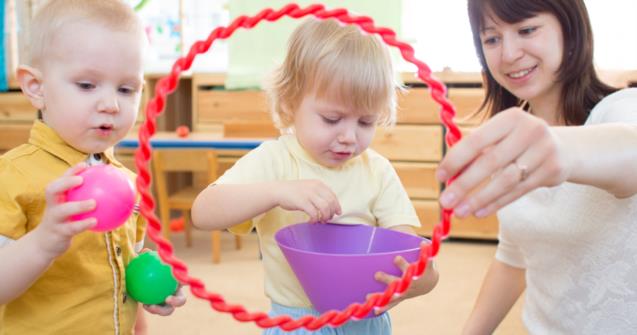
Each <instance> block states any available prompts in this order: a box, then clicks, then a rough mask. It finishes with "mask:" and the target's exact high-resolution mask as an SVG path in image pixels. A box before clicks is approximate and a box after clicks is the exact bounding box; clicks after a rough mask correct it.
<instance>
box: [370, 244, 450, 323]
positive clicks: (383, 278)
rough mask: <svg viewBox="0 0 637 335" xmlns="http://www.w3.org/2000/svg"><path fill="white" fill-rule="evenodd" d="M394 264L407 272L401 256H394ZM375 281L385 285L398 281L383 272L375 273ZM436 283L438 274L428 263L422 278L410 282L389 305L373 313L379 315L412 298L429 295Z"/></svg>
mask: <svg viewBox="0 0 637 335" xmlns="http://www.w3.org/2000/svg"><path fill="white" fill-rule="evenodd" d="M394 264H396V266H398V267H399V268H400V269H401V270H402V271H403V273H404V272H405V271H406V270H407V267H408V266H409V263H408V262H407V261H406V260H405V259H404V258H403V257H401V256H396V259H394ZM375 278H376V280H378V281H380V282H383V283H385V284H387V285H389V284H391V282H393V281H394V280H397V279H400V278H398V277H395V276H392V275H389V274H386V273H384V272H377V273H376V275H375ZM437 283H438V272H437V271H436V269H434V266H433V262H432V261H429V262H428V264H427V269H426V270H425V272H424V273H423V274H422V276H420V277H418V279H415V280H412V281H411V285H409V288H408V289H407V290H406V291H405V292H403V293H402V294H400V295H398V296H394V297H392V299H391V300H390V302H389V304H387V305H386V306H385V307H383V308H376V309H375V310H374V313H375V314H376V315H379V314H381V313H383V312H385V311H387V310H389V309H390V308H392V307H394V306H396V305H398V304H399V303H400V302H401V301H403V300H405V299H409V298H413V297H417V296H419V295H423V294H427V293H429V292H430V291H431V290H432V289H433V288H434V287H435V286H436V284H437Z"/></svg>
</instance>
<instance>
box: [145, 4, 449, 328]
mask: <svg viewBox="0 0 637 335" xmlns="http://www.w3.org/2000/svg"><path fill="white" fill-rule="evenodd" d="M308 15H313V16H314V17H316V18H319V19H327V18H334V19H336V20H338V21H340V22H342V23H344V24H350V25H356V26H358V27H360V28H361V29H362V30H364V31H366V32H367V33H370V34H376V35H378V36H379V37H380V38H381V39H382V40H383V41H384V42H385V43H386V44H387V45H390V46H393V47H396V48H398V49H399V50H400V53H401V55H402V57H403V58H404V59H405V60H406V61H408V62H410V63H412V64H414V65H416V67H417V68H418V72H417V77H418V78H420V80H422V81H423V82H424V83H425V84H427V86H428V88H429V93H430V95H431V97H432V98H433V100H435V101H436V102H437V103H438V104H439V105H440V106H441V110H440V119H441V121H442V123H443V124H444V126H445V128H446V130H447V133H446V136H445V141H446V143H447V144H448V145H449V146H452V145H454V144H455V143H456V142H458V141H459V140H460V138H461V137H462V134H461V133H460V130H459V129H458V127H457V126H456V125H455V124H454V122H453V118H454V116H455V114H456V112H455V109H454V107H453V106H452V105H451V103H450V102H449V100H447V98H446V93H447V90H446V87H445V85H444V84H443V83H442V82H440V81H439V80H438V79H436V78H434V77H433V76H432V73H431V69H430V68H429V66H427V64H425V63H423V62H421V61H419V60H418V59H416V58H415V57H414V49H413V48H412V47H411V46H410V45H409V44H407V43H404V42H401V41H399V40H397V39H396V33H395V32H394V31H393V30H391V29H389V28H385V27H376V26H375V25H374V21H373V20H372V19H371V18H370V17H367V16H352V15H350V14H349V13H348V11H347V10H346V9H343V8H337V9H333V10H326V9H325V7H324V6H323V5H321V4H315V5H311V6H308V7H305V8H300V7H299V6H298V5H297V4H294V3H292V4H288V5H286V6H284V7H282V8H281V9H279V10H273V9H271V8H266V9H264V10H262V11H261V12H259V13H258V14H257V15H255V16H240V17H238V18H236V19H235V20H234V21H232V23H231V24H230V25H229V26H228V27H217V28H216V29H214V30H213V31H212V32H211V33H210V35H209V36H208V38H207V39H206V40H200V41H197V42H195V43H194V44H193V45H192V47H191V48H190V51H189V52H188V54H187V55H186V56H184V57H181V58H179V59H177V61H175V63H174V64H173V67H172V70H171V72H170V74H169V75H167V76H166V77H163V78H161V79H160V80H159V82H158V83H157V86H156V88H155V96H154V97H153V98H152V99H151V100H150V101H149V103H148V105H147V108H146V118H145V121H144V123H143V125H142V127H140V129H139V134H138V135H139V147H138V148H137V149H136V151H135V165H136V167H137V171H138V176H137V181H136V184H137V189H138V190H139V192H140V194H141V213H142V215H143V216H144V218H146V220H147V221H148V235H149V236H150V238H151V239H152V240H153V241H154V242H155V243H156V244H157V246H158V252H159V255H160V257H161V259H162V260H163V261H164V262H166V263H167V264H169V265H170V266H171V267H172V270H173V274H174V275H175V277H176V278H177V280H179V282H180V283H181V284H183V285H188V286H190V291H191V292H192V294H193V295H195V296H196V297H198V298H201V299H205V300H208V301H209V302H210V306H211V307H212V308H213V309H214V310H217V311H219V312H223V313H230V314H232V316H233V317H234V318H235V319H236V320H238V321H241V322H254V323H255V324H257V325H258V326H259V327H261V328H270V327H280V328H281V329H283V330H286V331H291V330H295V329H298V328H301V327H304V328H306V329H308V330H316V329H319V328H321V327H323V326H326V325H330V326H334V327H338V326H340V325H342V324H343V323H345V322H346V321H348V320H349V319H350V318H362V317H364V316H365V315H367V314H368V313H369V312H370V310H371V309H372V308H374V307H383V306H385V305H387V303H388V302H389V301H390V299H391V297H392V296H393V295H394V294H401V293H403V292H404V291H405V290H406V289H407V288H408V287H409V285H410V284H411V281H412V279H413V278H414V277H417V276H420V275H422V273H423V272H424V271H425V269H426V267H427V261H428V260H429V259H432V258H434V257H435V256H436V255H437V254H438V251H439V249H440V243H441V240H442V239H444V238H446V237H447V235H448V234H449V229H450V218H451V215H452V214H453V210H452V209H443V211H442V218H441V221H440V222H439V223H437V224H436V226H435V227H434V229H433V233H432V238H431V244H430V245H428V246H424V247H422V248H421V250H420V258H419V260H418V261H416V262H414V263H412V264H410V265H409V267H408V268H407V270H406V271H405V273H404V274H403V276H402V278H400V279H397V280H395V281H394V282H392V283H391V284H390V285H388V286H387V289H386V290H385V292H383V293H376V294H373V295H372V296H370V298H369V299H367V301H365V303H364V304H358V303H353V304H351V305H350V306H348V307H347V308H346V309H345V310H343V311H328V312H326V313H324V314H322V315H320V316H319V317H314V316H310V315H307V316H303V317H300V318H298V319H292V318H291V317H289V316H287V315H285V316H278V317H275V318H270V317H269V316H268V315H267V314H266V313H263V312H248V311H247V310H246V309H245V308H244V307H243V306H241V305H237V304H229V303H227V302H226V301H225V300H224V299H223V297H222V296H221V295H220V294H217V293H212V292H208V291H206V287H205V285H204V284H203V282H202V281H201V280H199V279H197V278H193V277H190V276H189V275H188V267H187V266H186V264H184V263H183V262H182V261H181V260H180V259H178V258H177V257H175V255H174V254H173V247H172V244H171V243H170V242H169V241H168V240H166V239H164V238H163V237H162V236H161V234H160V232H161V224H160V221H159V219H158V218H157V217H156V216H155V214H154V207H155V201H154V199H153V196H152V194H151V193H150V191H149V186H150V183H151V175H150V172H149V169H148V161H149V160H150V156H151V152H152V149H151V146H150V138H151V137H152V136H153V135H154V134H155V131H156V118H157V116H159V114H161V113H162V111H163V109H164V106H165V103H166V96H167V95H168V94H171V93H172V92H174V91H175V90H176V89H177V85H178V82H179V80H178V79H179V74H180V73H181V72H183V71H186V70H188V69H189V68H190V66H191V65H192V62H193V60H194V59H195V57H196V56H197V55H198V54H202V53H205V52H207V51H208V49H210V46H211V45H212V43H213V42H214V41H215V40H217V39H227V38H228V37H230V36H231V35H232V34H233V33H234V32H235V31H236V30H237V29H239V28H244V29H251V28H253V27H254V26H256V25H257V24H258V23H259V22H261V21H263V20H266V21H271V22H273V21H277V20H278V19H280V18H281V17H283V16H288V17H291V18H294V19H297V18H302V17H305V16H308ZM451 182H453V179H452V180H450V181H449V182H448V183H451Z"/></svg>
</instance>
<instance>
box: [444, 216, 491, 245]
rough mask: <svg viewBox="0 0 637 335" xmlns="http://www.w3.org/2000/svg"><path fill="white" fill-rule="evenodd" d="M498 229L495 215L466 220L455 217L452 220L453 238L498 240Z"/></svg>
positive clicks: (472, 217) (471, 217)
mask: <svg viewBox="0 0 637 335" xmlns="http://www.w3.org/2000/svg"><path fill="white" fill-rule="evenodd" d="M498 229H499V225H498V218H497V216H496V215H495V214H494V215H491V216H488V217H486V218H483V219H478V218H476V217H474V216H470V217H467V218H464V219H458V218H457V217H455V216H454V217H452V219H451V236H453V237H465V238H477V239H489V240H496V239H497V238H498Z"/></svg>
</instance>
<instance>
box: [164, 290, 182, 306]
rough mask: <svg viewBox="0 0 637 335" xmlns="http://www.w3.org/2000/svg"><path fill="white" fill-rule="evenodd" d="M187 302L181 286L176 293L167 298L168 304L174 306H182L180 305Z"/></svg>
mask: <svg viewBox="0 0 637 335" xmlns="http://www.w3.org/2000/svg"><path fill="white" fill-rule="evenodd" d="M185 303H186V296H185V295H184V293H183V292H182V291H181V288H179V289H178V290H177V292H175V294H174V295H171V296H170V297H168V298H166V304H168V305H171V306H173V307H180V306H183V305H184V304H185Z"/></svg>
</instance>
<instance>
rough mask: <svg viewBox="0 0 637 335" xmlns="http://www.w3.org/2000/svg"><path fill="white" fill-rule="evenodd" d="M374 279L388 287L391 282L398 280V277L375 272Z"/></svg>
mask: <svg viewBox="0 0 637 335" xmlns="http://www.w3.org/2000/svg"><path fill="white" fill-rule="evenodd" d="M374 279H376V280H377V281H379V282H381V283H385V284H387V285H389V284H391V282H393V281H394V280H396V279H398V277H396V276H392V275H390V274H387V273H385V272H382V271H379V272H376V274H375V275H374Z"/></svg>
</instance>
